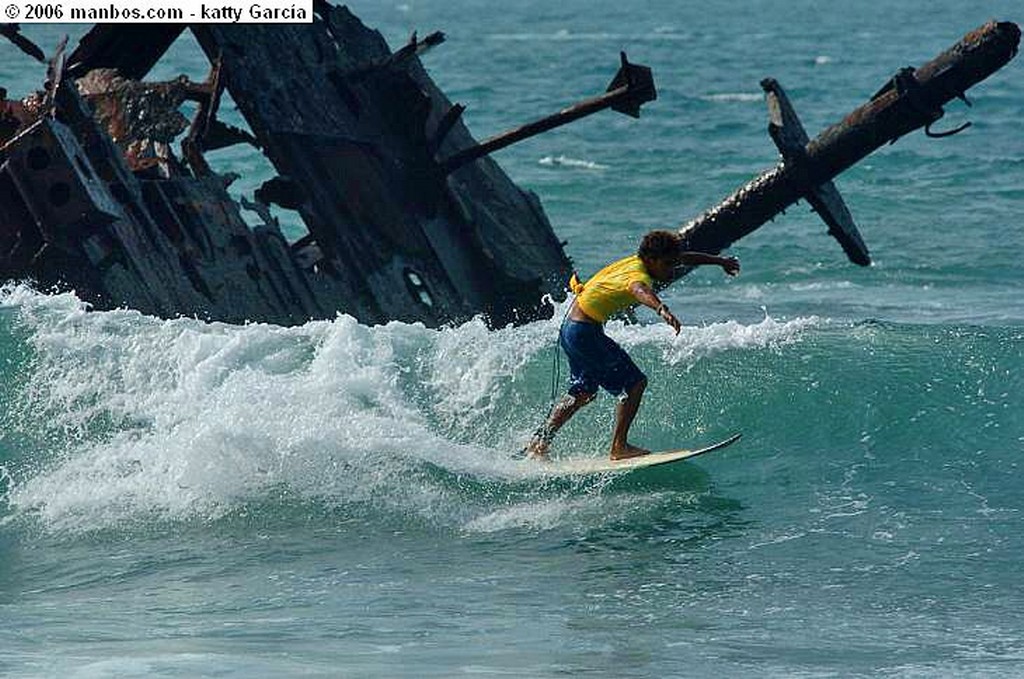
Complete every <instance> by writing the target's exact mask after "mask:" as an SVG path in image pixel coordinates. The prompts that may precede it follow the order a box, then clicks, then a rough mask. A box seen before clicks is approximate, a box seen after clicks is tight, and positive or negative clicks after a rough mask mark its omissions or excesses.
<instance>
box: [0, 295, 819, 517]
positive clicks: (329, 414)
mask: <svg viewBox="0 0 1024 679" xmlns="http://www.w3.org/2000/svg"><path fill="white" fill-rule="evenodd" d="M564 309H565V305H564V304H563V305H562V306H561V308H559V309H556V313H555V316H554V317H553V318H552V319H550V320H547V321H540V322H536V323H532V324H529V325H526V326H522V327H509V328H505V329H501V330H496V331H492V330H488V329H487V327H486V326H485V325H484V323H483V322H482V321H480V320H474V321H471V322H469V323H466V324H463V325H462V326H459V327H455V328H446V329H441V330H431V329H428V328H425V327H423V326H422V325H410V324H404V323H397V322H396V323H389V324H388V325H385V326H377V327H372V328H371V327H366V326H363V325H360V324H358V323H357V322H356V321H355V320H354V319H352V318H350V317H348V316H339V317H338V318H336V319H335V320H333V321H314V322H309V323H307V324H305V325H302V326H300V327H293V328H283V327H278V326H272V325H262V324H251V325H246V326H234V325H227V324H221V323H203V322H200V321H197V320H194V319H176V320H160V319H155V318H151V317H147V316H144V315H142V314H140V313H137V312H134V311H125V310H120V311H108V312H86V306H85V305H84V304H82V303H81V302H80V301H79V300H78V299H77V298H75V297H74V295H70V294H62V295H44V294H40V293H36V292H33V291H31V290H29V289H28V288H25V287H21V286H14V287H11V286H8V287H6V288H4V289H2V290H0V310H2V311H4V315H5V316H7V317H8V318H10V317H12V316H16V317H17V319H18V320H17V323H18V324H19V326H20V327H21V328H22V330H23V331H25V332H24V334H25V335H26V336H27V337H28V342H29V343H30V348H31V350H32V353H33V354H34V357H33V359H32V365H31V375H30V377H29V378H28V380H29V381H28V385H27V387H26V389H25V390H24V391H23V393H20V402H18V403H15V404H14V407H15V409H16V411H17V412H16V413H15V415H16V417H17V418H20V420H21V421H22V424H21V425H19V426H21V427H23V428H24V432H30V433H31V434H32V437H33V439H38V440H46V441H48V442H49V441H53V442H55V443H53V445H52V446H49V447H47V449H46V450H43V451H38V452H34V453H33V454H32V456H31V457H32V459H31V460H25V459H23V458H18V459H16V460H14V461H12V462H11V463H8V466H7V469H6V470H5V473H6V474H8V476H7V480H6V481H5V485H7V486H8V487H9V489H8V492H7V499H8V502H9V504H10V505H11V507H13V508H14V510H15V512H18V513H19V514H21V515H24V514H32V515H35V516H37V517H39V518H40V519H41V520H42V521H43V522H44V524H45V525H47V526H49V527H51V528H52V529H54V530H73V531H74V530H92V529H97V528H102V527H107V526H112V525H118V524H121V523H124V522H135V521H140V520H141V521H148V520H151V519H152V518H154V517H156V518H160V519H171V520H177V519H186V518H187V519H196V518H199V519H207V518H216V517H219V516H222V515H224V514H225V513H227V512H231V511H233V510H235V509H237V508H239V507H240V506H244V505H246V504H247V503H251V502H261V501H265V500H266V499H267V498H271V497H277V496H279V495H280V494H281V493H284V494H286V495H288V496H293V497H298V498H301V499H312V500H316V501H322V502H326V503H328V504H332V505H339V506H341V505H348V504H352V503H361V504H364V505H370V506H382V507H385V508H386V510H387V511H397V512H407V513H413V514H415V515H417V516H419V517H421V518H425V519H426V520H437V521H440V522H443V523H446V524H451V523H452V522H454V523H455V524H456V525H463V524H464V523H468V524H469V525H471V526H472V527H473V528H474V529H476V530H483V531H488V530H498V529H500V528H501V527H502V526H504V527H515V526H530V525H534V526H542V525H546V524H545V522H546V521H547V520H548V519H545V518H544V516H545V515H546V514H545V512H544V511H543V507H544V506H547V505H544V504H543V503H542V504H540V505H536V503H535V502H534V501H533V499H531V498H527V500H529V502H527V504H533V505H536V506H535V507H534V509H530V510H527V509H521V508H519V509H517V507H518V506H519V505H520V504H522V503H523V499H520V500H517V501H516V502H514V503H511V504H506V503H504V502H500V501H493V500H488V499H487V498H483V499H479V500H476V501H470V502H469V503H465V502H460V501H459V500H455V501H453V500H452V498H451V497H450V496H451V493H452V492H453V489H452V486H451V483H450V482H448V481H444V480H442V479H438V478H431V477H430V474H431V473H432V472H431V471H430V470H431V469H436V470H440V471H441V473H442V475H443V476H447V477H452V478H456V479H458V478H463V477H465V478H467V479H470V480H471V483H473V484H477V485H479V486H487V485H488V484H495V483H497V484H499V485H500V484H507V483H513V484H517V483H522V482H524V481H525V482H527V483H528V484H529V483H531V482H530V481H529V479H531V478H532V477H537V485H543V482H542V481H541V480H540V479H541V478H542V477H543V475H542V473H541V471H540V470H538V469H534V468H533V467H531V466H530V465H527V464H524V463H522V462H518V461H515V460H513V459H511V458H512V455H513V453H514V451H515V450H516V448H518V447H519V446H520V445H521V444H522V443H523V441H524V440H525V437H526V436H528V435H529V432H530V431H531V430H532V429H533V427H534V426H536V423H537V420H538V418H540V417H542V415H543V412H542V411H543V407H544V404H545V403H546V398H547V396H548V393H547V392H548V389H549V383H548V379H549V373H550V365H551V364H550V360H551V355H552V354H551V350H552V348H553V346H554V342H555V338H556V337H557V332H558V326H559V323H560V320H561V317H562V313H563V312H564ZM811 323H813V321H810V320H807V321H790V322H788V323H781V322H776V321H774V320H772V319H770V318H765V320H764V321H762V322H761V323H759V324H756V325H753V326H743V325H741V324H738V323H721V324H714V325H710V326H706V327H699V328H685V329H684V331H683V333H682V334H681V335H680V336H679V337H675V336H674V335H672V333H671V330H670V329H669V328H668V327H667V326H663V325H656V326H629V327H627V326H624V325H622V324H621V323H612V324H610V327H609V334H611V335H612V336H613V337H616V338H617V339H619V340H620V341H622V342H623V343H624V344H625V345H627V346H636V345H649V346H655V347H658V348H660V349H661V352H662V354H663V356H664V360H665V361H667V362H669V363H672V364H678V363H687V362H690V363H692V362H693V361H696V360H700V359H701V358H703V357H706V356H709V355H712V354H714V353H716V352H720V351H728V350H734V349H746V348H751V347H752V348H759V347H764V346H769V345H772V344H773V343H778V342H785V341H788V340H789V339H792V338H794V337H795V336H797V335H798V334H799V333H800V332H801V330H802V329H803V328H805V327H807V326H808V325H809V324H811ZM563 360H564V359H563ZM563 375H564V373H563ZM562 386H563V385H561V384H560V385H558V388H559V389H561V388H562ZM538 390H540V391H543V392H544V393H537V392H538ZM5 426H6V425H5ZM48 445H49V444H48ZM485 495H486V494H485ZM547 499H551V498H547ZM474 502H475V503H476V505H475V506H474ZM481 502H482V503H484V506H483V507H481V506H479V503H481ZM494 502H497V506H494ZM556 504H557V503H556ZM552 506H555V505H552ZM562 509H564V507H563V508H562ZM559 511H561V510H559V509H554V510H552V511H551V512H550V513H549V514H548V516H549V517H550V516H554V515H557V514H558V513H559ZM522 512H539V514H538V515H537V516H535V517H534V518H532V519H528V518H525V517H524V516H523V515H522ZM488 517H489V518H488ZM551 520H554V519H551Z"/></svg>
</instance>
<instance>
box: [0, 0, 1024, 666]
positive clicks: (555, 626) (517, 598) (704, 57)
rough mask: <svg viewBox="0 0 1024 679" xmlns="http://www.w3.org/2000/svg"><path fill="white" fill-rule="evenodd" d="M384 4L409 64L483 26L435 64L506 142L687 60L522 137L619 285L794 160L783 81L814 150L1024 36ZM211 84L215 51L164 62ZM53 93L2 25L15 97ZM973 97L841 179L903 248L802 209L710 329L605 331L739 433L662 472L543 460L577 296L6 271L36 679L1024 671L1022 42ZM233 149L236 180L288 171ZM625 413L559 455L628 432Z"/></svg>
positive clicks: (670, 404) (972, 22)
mask: <svg viewBox="0 0 1024 679" xmlns="http://www.w3.org/2000/svg"><path fill="white" fill-rule="evenodd" d="M350 7H351V8H352V10H353V11H354V12H355V13H356V14H357V15H359V16H361V17H362V18H363V20H364V21H365V22H366V23H367V24H368V25H370V26H374V27H377V28H378V29H379V30H380V31H381V32H382V34H383V35H384V36H385V37H386V38H387V40H388V42H389V44H390V45H391V46H392V48H397V47H399V46H400V45H402V44H404V43H405V41H406V40H407V39H408V36H409V34H410V33H411V32H412V31H413V30H418V31H419V34H420V35H421V36H422V35H425V34H426V33H428V32H430V31H434V30H442V31H444V32H445V33H446V34H447V36H448V40H447V42H446V43H445V44H443V45H442V46H440V47H438V48H436V49H434V50H433V51H431V52H429V53H427V54H426V55H425V56H424V57H423V61H424V65H425V66H426V68H427V69H428V71H429V72H430V73H431V74H432V76H433V77H434V79H435V80H436V81H437V82H438V83H439V84H440V85H441V87H442V88H444V89H445V90H446V92H447V93H448V94H449V96H450V97H451V98H452V99H453V100H455V101H460V102H463V103H464V104H466V105H467V106H468V109H467V112H466V114H465V119H466V121H467V124H468V125H469V126H470V129H471V130H472V131H473V132H474V134H475V135H476V136H477V137H478V138H484V137H487V136H490V135H491V134H494V133H497V132H500V131H503V130H505V129H508V128H510V127H513V126H516V125H519V124H522V123H525V122H528V121H529V120H532V119H534V118H537V117H539V116H541V115H544V114H547V113H550V112H553V111H555V110H558V109H560V108H562V107H564V106H566V105H568V104H571V103H573V102H575V101H577V100H579V99H582V98H585V97H589V96H592V95H594V94H597V93H599V92H602V91H603V90H604V89H605V87H606V86H607V84H608V82H609V81H610V79H611V77H612V75H613V74H614V72H615V70H616V68H617V67H618V59H619V51H620V50H625V51H626V52H627V53H628V55H629V57H630V59H631V60H632V61H634V62H637V63H642V64H646V65H648V66H650V67H651V68H652V69H653V71H654V76H655V80H656V83H657V85H658V91H659V97H658V100H657V101H655V102H652V103H651V104H650V105H648V107H647V108H645V110H644V111H643V114H642V116H641V118H640V119H639V120H634V119H631V118H626V117H623V116H619V115H618V114H615V113H612V112H605V113H601V114H598V115H596V116H593V117H591V118H589V119H587V120H585V121H581V122H579V123H577V124H574V125H571V126H569V127H567V128H562V129H560V130H557V131H554V132H552V133H549V134H546V135H544V136H542V137H540V138H537V139H534V140H531V141H527V142H525V143H522V144H520V145H518V146H515V147H512V148H510V149H507V150H504V151H501V152H500V153H498V154H496V159H497V160H498V161H499V162H500V163H501V164H502V166H503V167H504V168H505V169H506V171H507V172H508V173H509V174H510V175H511V176H512V177H513V178H514V180H515V181H517V182H518V183H519V184H520V185H522V186H524V187H526V188H529V189H531V190H533V191H535V192H536V193H537V194H538V195H539V197H540V199H541V201H542V203H543V205H544V207H545V209H546V211H547V213H548V216H549V217H550V219H551V222H552V224H553V225H554V228H555V229H556V231H557V233H558V234H559V236H560V237H562V238H564V239H566V240H567V241H568V245H567V246H566V249H567V252H568V254H569V255H570V256H571V257H572V258H573V260H574V262H575V264H576V266H577V268H578V269H579V270H580V271H581V272H582V273H584V274H587V273H590V272H593V271H594V270H595V269H597V268H598V267H599V266H601V265H603V264H604V263H606V262H607V261H609V260H611V259H613V258H617V257H620V256H622V255H624V254H625V253H627V252H629V251H630V250H632V249H633V248H634V247H635V245H636V242H637V240H638V239H639V237H640V236H641V235H642V234H643V233H644V232H645V231H647V230H649V229H652V228H658V227H677V226H680V225H681V224H683V223H685V222H686V221H688V220H689V219H691V218H693V217H695V216H696V215H697V214H699V213H700V212H702V211H703V210H705V209H707V208H709V207H711V206H713V205H715V204H716V203H717V202H718V201H719V200H721V199H722V198H724V197H725V196H726V195H728V194H729V193H731V192H732V191H733V190H734V189H736V188H737V187H738V186H740V185H741V184H743V183H745V182H746V181H747V180H749V179H750V178H752V177H753V176H755V175H756V174H757V173H759V172H760V171H762V170H765V169H768V168H770V167H772V166H773V165H774V163H775V162H776V151H775V149H774V146H773V145H772V143H771V141H770V139H769V137H768V135H767V133H766V129H765V128H766V111H765V105H764V102H763V97H762V96H761V93H760V88H759V85H758V83H759V81H760V80H761V79H762V78H764V77H767V76H772V77H775V78H777V79H778V80H779V81H780V83H781V84H782V85H783V86H784V87H785V88H786V90H787V92H788V94H789V96H790V98H791V99H792V101H793V103H794V105H795V106H796V108H797V110H798V111H799V112H801V114H802V116H803V119H804V123H805V125H806V127H807V128H808V131H809V132H810V134H811V135H812V136H813V135H814V134H816V133H817V132H818V131H819V130H820V129H822V128H824V127H825V126H827V125H830V124H832V123H834V122H836V121H838V120H840V119H841V118H842V117H843V116H844V115H845V114H846V113H847V112H849V111H850V110H852V109H853V108H854V107H856V106H858V105H860V104H861V103H863V102H864V101H865V100H866V99H867V98H868V97H870V95H871V94H873V93H874V92H875V91H876V90H877V89H878V88H879V87H880V86H881V85H882V84H883V83H884V82H885V81H886V80H887V79H888V78H889V77H890V76H891V75H892V74H893V73H894V72H895V71H896V70H897V69H898V68H900V67H903V66H907V65H917V64H921V63H924V62H925V61H928V60H930V59H931V58H933V57H934V56H936V55H937V54H938V53H939V52H941V51H943V50H945V49H946V48H948V47H950V46H951V45H953V44H954V43H955V42H956V41H957V40H958V39H959V38H960V37H961V36H963V35H964V34H965V33H967V32H968V31H970V30H972V29H974V28H976V27H977V26H980V25H981V24H982V23H984V22H986V21H988V20H989V19H993V18H995V19H1000V20H1008V21H1015V22H1017V23H1022V22H1024V11H1022V5H1021V4H1020V2H1019V0H992V1H989V2H984V3H978V2H975V3H968V2H954V0H931V1H929V2H924V0H904V1H903V2H901V3H895V4H894V3H881V2H876V1H874V0H868V1H867V2H862V3H845V4H840V3H834V2H824V1H823V0H791V1H790V0H787V1H785V2H778V1H776V2H767V1H765V0H747V1H746V2H735V1H733V0H707V1H705V2H701V3H697V2H685V1H681V2H669V1H668V0H654V1H650V2H632V1H629V0H624V1H620V2H610V1H608V0H590V1H587V2H584V1H583V0H562V1H561V2H557V3H553V2H540V1H539V0H522V1H521V2H518V3H500V4H499V3H493V2H484V0H444V1H443V2H441V1H440V0H359V1H358V2H354V3H352V4H351V5H350ZM84 28H85V27H83V26H56V25H47V26H41V25H36V26H25V27H24V31H25V33H26V34H27V35H29V36H30V37H31V38H33V39H35V40H37V41H38V42H39V43H40V44H41V45H43V46H45V47H46V48H47V49H48V50H52V48H53V46H55V45H56V43H57V41H58V40H59V39H60V36H61V35H62V34H64V33H68V34H70V35H71V36H72V39H73V40H74V39H76V38H77V37H78V36H80V35H81V34H82V32H83V30H84ZM205 71H206V65H205V61H204V60H203V59H202V57H201V55H200V54H199V53H198V49H197V48H196V47H195V45H194V43H193V42H192V41H191V39H190V38H186V39H183V40H182V41H181V42H180V43H179V44H177V45H176V46H175V47H174V48H173V50H172V52H171V53H170V54H168V55H167V56H166V57H165V59H164V60H163V62H161V64H160V65H159V68H158V71H157V73H156V74H155V75H156V76H157V77H173V76H174V75H176V74H178V73H181V72H184V73H188V74H189V75H191V76H193V77H196V78H201V77H202V76H203V75H204V74H205ZM42 79H43V71H42V69H41V68H39V67H38V66H37V65H35V64H33V62H31V61H30V60H28V59H27V58H24V57H22V56H21V54H20V53H19V52H17V51H16V50H15V49H14V48H13V47H11V46H9V45H7V44H6V43H5V44H0V85H3V86H6V87H7V89H8V90H9V91H10V92H12V93H13V94H18V95H21V94H24V93H26V92H28V91H30V90H31V89H33V88H35V87H38V85H39V83H40V82H41V81H42ZM968 95H969V96H970V97H971V99H972V101H973V103H974V106H973V107H972V108H970V109H968V108H966V107H965V106H964V105H963V104H962V103H955V104H954V105H952V106H950V107H949V109H948V112H947V116H946V119H944V120H942V121H940V123H939V124H938V125H937V126H936V127H937V128H938V129H947V128H949V127H954V126H956V125H958V124H960V123H961V122H963V121H965V120H971V121H973V123H974V125H973V127H971V128H970V129H969V130H967V131H966V132H964V133H962V134H960V135H958V136H955V137H952V138H949V139H942V140H933V139H928V138H926V137H925V136H924V134H923V133H922V132H917V133H915V134H913V135H911V136H908V137H906V138H903V139H901V140H900V141H899V142H897V143H896V144H895V145H892V146H887V147H886V148H884V149H882V150H880V151H879V152H877V153H876V154H874V155H872V156H871V157H869V158H868V159H866V160H865V161H864V162H862V163H860V164H859V165H857V166H856V167H854V168H853V169H851V170H850V171H849V172H847V173H846V174H844V175H843V176H841V177H840V178H839V179H838V181H837V182H836V183H837V186H838V188H839V190H840V191H841V192H842V193H843V194H844V195H845V197H846V200H847V203H848V205H849V207H850V209H851V211H852V213H853V215H854V218H855V219H856V220H857V223H858V225H859V227H860V229H861V232H862V233H863V235H864V238H865V240H866V241H867V243H868V245H869V247H870V248H871V251H872V254H873V256H874V258H875V264H874V265H873V266H872V267H870V268H859V267H856V266H854V265H852V264H849V263H848V262H847V261H846V260H845V258H844V256H843V254H842V252H841V250H840V249H839V246H838V245H837V244H836V243H835V242H834V241H833V240H832V239H831V238H830V237H828V236H827V235H826V234H825V227H824V226H823V225H822V224H820V223H819V222H818V221H817V218H816V217H815V216H814V215H813V214H812V213H811V212H810V210H809V208H807V206H806V205H803V204H801V205H799V206H797V207H795V208H792V209H790V210H788V211H787V213H786V214H785V215H783V216H780V217H779V218H777V219H776V220H775V221H774V222H773V223H770V224H768V225H766V226H765V227H763V228H762V229H760V230H759V231H757V232H755V233H754V234H753V235H751V236H749V237H748V238H745V239H743V240H741V241H740V242H738V243H736V244H735V246H734V247H733V249H732V250H731V251H730V252H731V254H734V255H736V256H738V257H739V258H740V259H741V260H742V263H743V271H742V273H741V275H740V276H739V277H738V278H736V279H729V280H726V277H725V276H723V275H722V274H721V272H720V271H715V270H699V271H697V272H696V273H694V274H692V275H691V276H688V277H687V278H685V279H684V280H683V281H681V282H679V283H677V284H676V285H674V286H673V287H672V288H670V289H669V290H667V291H666V293H665V297H666V299H667V301H668V302H669V304H670V305H671V306H672V307H673V309H674V310H676V312H677V313H678V314H679V315H680V317H681V318H682V320H683V321H684V323H685V324H686V327H685V328H684V329H683V331H682V333H681V334H680V335H679V336H678V337H676V336H674V335H673V334H672V333H671V331H670V329H669V328H668V327H667V326H665V325H663V324H658V323H656V322H655V319H654V317H653V316H652V315H650V314H646V313H641V314H640V315H639V316H640V321H641V323H640V324H639V325H633V326H625V325H622V324H617V323H615V324H612V325H611V326H610V328H609V333H610V334H611V335H613V336H614V337H615V338H617V339H618V340H620V341H621V342H622V343H623V344H624V345H625V346H626V347H627V348H628V349H629V350H630V351H631V353H633V355H634V356H635V358H636V359H637V361H638V363H639V364H640V365H641V366H642V367H643V368H644V369H645V371H646V372H647V373H648V375H649V376H650V379H651V386H650V388H649V390H648V394H647V398H646V401H645V404H644V407H643V408H642V410H641V412H640V415H639V418H638V421H637V423H636V425H635V427H634V432H635V436H634V438H635V440H636V442H637V443H639V444H641V445H645V446H647V447H651V448H667V447H672V446H677V445H680V444H683V445H686V444H699V443H705V442H710V441H713V440H717V439H720V438H723V437H724V436H725V435H728V434H729V433H732V432H734V431H742V432H743V433H744V438H743V439H742V441H741V442H740V443H738V444H736V445H734V446H732V447H731V448H729V449H727V450H724V451H721V452H719V453H715V454H712V455H709V456H707V457H703V458H700V459H698V460H696V461H694V462H691V463H687V464H684V465H681V466H680V467H679V468H675V469H668V470H665V471H654V472H647V473H636V474H633V475H630V476H628V477H625V478H614V477H595V478H589V479H572V478H569V479H562V480H552V479H550V478H548V477H546V476H544V475H543V474H542V473H541V472H539V471H538V469H537V467H535V466H530V465H527V464H525V463H523V462H521V461H519V460H516V459H513V457H512V455H513V453H514V452H515V451H516V450H517V449H518V448H519V447H520V446H521V445H522V443H523V442H524V441H525V439H526V438H527V437H528V435H529V433H530V432H531V431H532V429H533V428H534V427H535V426H536V424H537V422H538V420H539V418H540V417H541V416H542V415H543V413H544V411H545V409H546V407H547V404H548V399H549V397H550V383H551V377H552V350H553V346H554V338H555V335H556V331H557V320H552V321H542V322H537V323H533V324H530V325H526V326H523V327H517V328H505V329H499V330H488V329H487V327H486V325H485V324H484V323H483V322H481V321H472V322H469V323H466V324H464V325H461V326H458V327H450V328H445V329H441V330H431V329H426V328H423V327H421V326H416V325H405V324H401V323H391V324H388V325H386V326H380V327H365V326H360V325H359V324H357V323H355V322H354V321H353V320H352V319H351V318H348V317H344V316H341V317H338V318H337V319H336V320H334V321H329V322H328V321H321V322H312V323H309V324H307V325H304V326H301V327H294V328H282V327H275V326H268V325H260V324H250V325H247V326H229V325H224V324H217V323H213V324H207V323H202V322H198V321H196V320H192V319H177V320H160V319H156V318H151V317H147V316H143V315H141V314H139V313H136V312H133V311H128V310H121V311H112V312H102V313H100V312H88V311H86V310H85V309H84V307H83V304H82V303H81V302H80V301H79V300H78V299H76V298H75V297H74V295H73V294H70V293H61V294H58V293H52V292H46V291H36V290H33V289H31V288H30V287H27V286H25V285H21V284H8V285H6V286H4V287H3V288H2V289H0V676H4V677H16V678H28V677H60V678H61V679H93V678H122V677H140V678H141V677H233V678H234V677H238V678H243V677H244V678H250V677H267V678H272V677H352V678H362V677H371V678H377V677H380V678H390V677H462V676H464V677H490V676H510V677H576V676H587V677H608V678H620V677H708V676H722V677H868V676H871V677H875V676H883V677H1020V676H1024V587H1022V585H1021V581H1020V572H1021V559H1022V558H1024V557H1022V555H1024V490H1022V489H1024V476H1022V474H1024V469H1022V460H1024V406H1022V403H1024V377H1022V368H1024V288H1022V286H1024V257H1022V256H1021V253H1022V252H1024V228H1022V227H1024V218H1022V214H1024V123H1022V118H1024V62H1022V61H1021V58H1020V57H1018V59H1017V60H1016V61H1014V62H1011V64H1010V65H1009V66H1008V67H1006V68H1005V69H1003V70H1002V71H1001V72H999V73H998V74H996V75H995V76H994V77H992V78H991V79H989V80H988V81H986V82H984V83H983V84H981V85H980V86H978V87H977V88H975V89H974V90H973V91H972V92H969V93H968ZM224 112H225V115H226V116H228V117H229V118H230V116H232V115H234V116H236V118H237V113H235V112H233V111H232V106H230V105H227V106H225V107H224ZM215 161H216V164H217V165H218V168H220V169H223V170H233V171H236V172H239V173H240V174H242V175H243V177H242V179H241V180H239V182H238V183H236V185H235V186H234V187H232V190H233V191H236V192H245V191H251V187H253V186H257V185H259V183H261V182H262V181H263V179H265V178H266V177H267V176H268V172H269V170H268V169H267V168H266V167H265V166H263V165H261V164H259V163H256V162H254V160H253V159H252V158H251V157H250V156H249V154H248V153H246V152H244V151H226V152H223V153H222V154H221V155H220V156H218V157H217V158H215ZM247 187H248V188H247ZM292 228H296V229H297V228H298V227H297V226H294V227H292ZM559 315H560V314H559ZM561 374H562V376H563V377H564V375H565V368H564V366H563V368H562V371H561ZM612 407H613V399H612V398H610V397H608V396H604V397H602V398H600V399H598V401H596V402H595V403H594V404H593V405H590V406H588V408H587V409H586V410H584V411H583V412H581V414H580V415H579V416H578V418H577V419H576V420H574V421H573V422H572V423H571V424H570V425H569V427H568V428H567V429H566V430H565V431H564V435H563V436H561V437H560V438H559V439H558V440H557V441H556V447H555V453H556V454H557V455H559V456H567V457H568V456H587V455H602V454H603V451H604V449H605V446H606V445H607V437H608V433H609V431H610V418H611V412H612Z"/></svg>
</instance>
